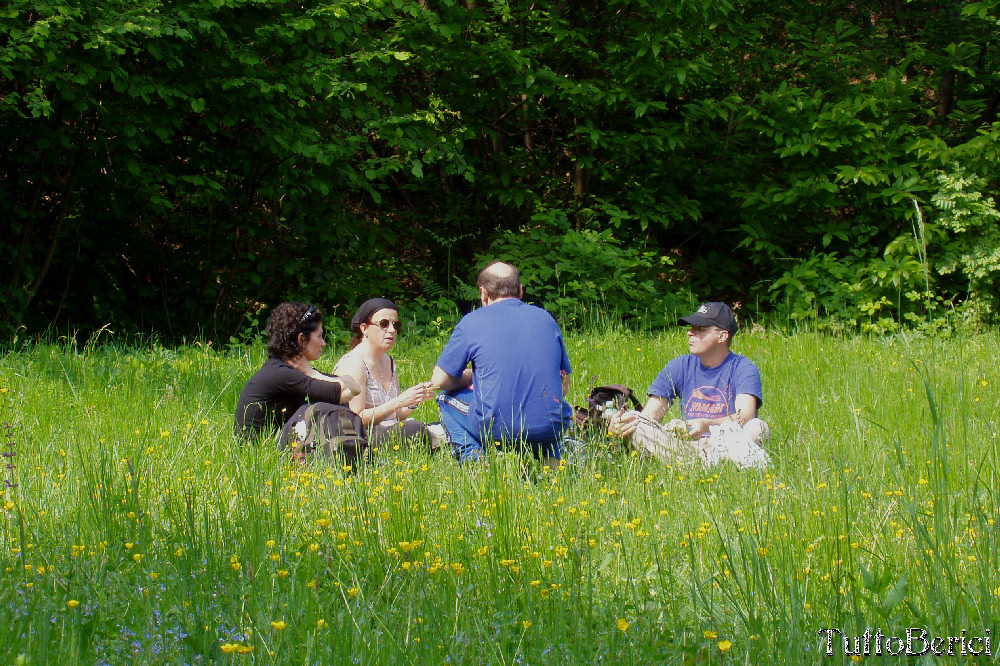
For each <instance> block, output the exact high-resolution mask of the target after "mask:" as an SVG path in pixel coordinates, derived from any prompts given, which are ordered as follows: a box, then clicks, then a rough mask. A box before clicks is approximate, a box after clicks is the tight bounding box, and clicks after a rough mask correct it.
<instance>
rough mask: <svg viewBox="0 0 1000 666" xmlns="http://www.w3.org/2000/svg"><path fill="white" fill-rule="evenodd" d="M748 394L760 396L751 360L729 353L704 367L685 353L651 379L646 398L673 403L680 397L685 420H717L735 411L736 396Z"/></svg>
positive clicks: (755, 367)
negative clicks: (721, 359)
mask: <svg viewBox="0 0 1000 666" xmlns="http://www.w3.org/2000/svg"><path fill="white" fill-rule="evenodd" d="M741 393H749V394H750V395H752V396H754V397H756V398H757V408H758V409H759V408H760V405H761V404H762V403H763V399H762V397H761V383H760V370H758V369H757V366H756V365H754V363H753V361H751V360H749V359H748V358H746V357H745V356H740V355H739V354H733V353H732V352H730V353H729V356H727V357H726V360H724V361H723V362H722V363H720V364H719V365H717V366H715V367H714V368H706V367H705V366H704V365H703V364H702V362H701V359H700V358H698V357H697V356H695V355H694V354H685V355H684V356H680V357H678V358H675V359H674V360H672V361H670V362H669V363H667V365H666V367H664V368H663V370H661V371H660V374H658V375H657V376H656V379H654V380H653V384H652V386H650V387H649V390H648V391H646V395H652V396H656V397H658V398H664V399H665V400H666V401H667V402H669V403H671V404H673V401H674V398H677V397H679V398H681V401H682V402H681V414H682V416H683V417H684V418H685V419H717V418H720V417H723V416H730V415H732V414H734V413H735V412H736V396H737V395H739V394H741Z"/></svg>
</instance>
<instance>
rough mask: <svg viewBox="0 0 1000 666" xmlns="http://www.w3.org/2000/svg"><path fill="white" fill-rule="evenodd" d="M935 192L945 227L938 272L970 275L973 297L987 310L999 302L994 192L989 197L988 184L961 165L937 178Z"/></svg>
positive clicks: (999, 235)
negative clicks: (987, 192)
mask: <svg viewBox="0 0 1000 666" xmlns="http://www.w3.org/2000/svg"><path fill="white" fill-rule="evenodd" d="M937 180H938V184H939V185H940V187H939V189H938V191H937V192H936V193H935V194H934V196H933V197H932V199H931V200H932V202H933V203H934V205H935V207H936V208H937V210H938V214H937V217H936V223H937V225H938V226H939V227H940V228H941V229H943V230H946V232H947V234H946V235H947V238H946V239H945V240H943V241H942V244H941V245H942V247H941V249H940V252H941V255H940V257H939V258H938V260H937V271H938V272H939V273H941V274H942V275H949V274H951V273H958V274H959V275H961V276H962V277H964V278H965V279H966V280H968V291H969V297H970V299H972V300H974V301H976V302H977V303H978V304H979V306H980V307H981V308H984V309H985V310H986V312H985V313H983V314H986V313H989V312H997V311H998V306H1000V300H998V299H1000V211H998V210H997V209H996V206H995V204H994V200H993V197H988V196H986V194H985V192H986V191H988V188H989V183H987V181H986V180H985V179H984V178H982V177H980V176H978V175H976V174H975V173H969V172H967V171H966V170H965V168H963V167H962V166H961V165H958V164H956V165H953V167H952V168H951V169H950V170H949V171H946V172H944V173H941V174H940V175H939V176H938V178H937Z"/></svg>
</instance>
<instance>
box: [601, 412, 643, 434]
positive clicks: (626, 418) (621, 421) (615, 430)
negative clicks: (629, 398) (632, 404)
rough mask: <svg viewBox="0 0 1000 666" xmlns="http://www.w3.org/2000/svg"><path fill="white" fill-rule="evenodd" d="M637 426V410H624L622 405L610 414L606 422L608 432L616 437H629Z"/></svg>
mask: <svg viewBox="0 0 1000 666" xmlns="http://www.w3.org/2000/svg"><path fill="white" fill-rule="evenodd" d="M638 427H639V412H637V411H635V410H634V409H632V410H628V411H626V410H625V408H624V407H622V408H621V409H619V410H618V411H617V412H615V413H614V414H612V415H611V420H610V421H609V422H608V434H609V435H614V436H616V437H629V436H630V435H631V434H632V433H634V432H635V429H636V428H638Z"/></svg>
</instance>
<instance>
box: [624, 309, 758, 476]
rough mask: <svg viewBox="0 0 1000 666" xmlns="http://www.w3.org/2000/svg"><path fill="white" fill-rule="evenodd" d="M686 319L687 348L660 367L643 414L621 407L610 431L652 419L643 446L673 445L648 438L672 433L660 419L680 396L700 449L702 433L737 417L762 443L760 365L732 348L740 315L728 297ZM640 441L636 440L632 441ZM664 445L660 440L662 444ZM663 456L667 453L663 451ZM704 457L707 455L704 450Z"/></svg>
mask: <svg viewBox="0 0 1000 666" xmlns="http://www.w3.org/2000/svg"><path fill="white" fill-rule="evenodd" d="M678 323H680V324H684V325H687V326H688V327H689V328H688V333H687V342H688V352H689V353H688V354H685V355H684V356H679V357H677V358H675V359H673V360H672V361H670V362H669V363H667V365H666V366H665V367H664V368H663V370H661V371H660V373H659V374H658V375H657V376H656V379H654V380H653V384H652V386H650V387H649V390H648V391H647V392H646V394H647V395H648V396H649V400H648V401H647V402H646V406H645V407H644V408H643V410H642V412H641V414H640V412H637V411H631V412H620V413H618V414H615V415H613V416H612V417H611V421H610V423H609V426H608V432H609V433H611V434H617V435H621V436H624V437H629V436H632V435H633V434H634V433H635V432H636V430H637V429H638V428H640V427H641V425H642V424H643V422H644V421H646V422H653V424H654V426H656V427H655V428H653V429H652V431H653V432H652V434H651V433H650V432H649V431H647V432H642V433H640V434H641V437H640V438H639V439H642V440H643V444H642V446H641V447H640V448H646V449H649V450H650V451H651V452H653V453H654V454H658V451H663V450H670V449H675V448H676V447H677V443H676V442H661V443H659V444H658V443H657V442H655V441H653V442H647V441H646V440H648V439H650V438H651V437H652V438H653V439H654V440H655V439H656V438H657V437H659V434H658V433H662V434H663V435H664V436H668V435H669V434H670V433H668V432H667V431H664V430H662V429H660V428H659V426H658V424H659V423H660V422H661V421H662V420H663V418H664V417H665V416H666V415H667V411H668V410H669V409H670V406H671V405H672V404H673V401H674V400H675V399H679V400H680V409H681V416H682V417H683V419H684V426H685V428H686V431H687V434H688V436H689V437H690V440H691V442H690V443H691V444H693V445H695V446H694V449H695V450H696V451H698V452H699V453H701V452H702V451H703V449H704V446H705V444H704V440H703V438H708V437H709V436H710V435H711V431H710V429H709V428H710V427H712V426H720V425H723V424H726V423H727V422H728V423H731V422H735V423H737V424H739V426H740V427H741V428H742V433H743V434H744V435H746V436H747V438H749V440H751V441H752V442H754V443H756V444H759V443H760V442H761V440H763V439H766V438H767V437H768V435H769V432H770V430H769V428H768V425H767V423H765V422H764V421H762V420H760V419H759V418H757V410H758V409H759V408H760V405H761V403H762V398H761V394H762V391H761V381H760V371H759V370H758V369H757V366H756V365H754V363H753V362H752V361H750V360H749V359H747V358H746V357H745V356H740V355H739V354H734V353H733V352H732V351H730V349H729V346H730V343H731V341H732V338H733V336H734V335H736V331H737V330H738V328H737V325H736V318H735V317H734V316H733V311H732V310H731V309H730V308H729V306H728V305H726V304H725V303H719V302H711V303H704V304H702V305H701V307H699V308H698V310H697V311H696V312H695V313H694V314H691V315H689V316H687V317H683V318H682V319H680V321H679V322H678ZM635 443H636V442H635V441H633V444H635ZM661 445H662V446H661ZM660 457H663V456H660ZM702 457H703V459H704V455H703V456H702Z"/></svg>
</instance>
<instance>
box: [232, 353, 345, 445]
mask: <svg viewBox="0 0 1000 666" xmlns="http://www.w3.org/2000/svg"><path fill="white" fill-rule="evenodd" d="M323 374H326V373H323ZM327 376H328V377H333V375H327ZM306 401H309V402H332V403H333V404H335V405H336V404H339V403H340V384H339V383H338V382H327V381H323V380H322V379H313V378H312V377H309V376H307V375H306V374H305V373H303V372H300V371H298V370H296V369H295V368H293V367H292V366H290V365H288V364H287V363H285V362H284V361H282V360H281V359H277V358H269V359H267V361H266V362H265V363H264V366H263V367H262V368H261V369H260V370H258V371H257V372H256V373H255V374H254V376H253V377H251V378H250V381H248V382H247V385H246V386H244V387H243V391H242V392H241V393H240V400H239V402H238V403H236V424H235V428H234V432H235V433H236V436H237V437H244V438H248V437H251V436H254V435H259V434H264V433H265V432H269V431H273V430H280V429H281V428H282V426H284V425H285V421H287V420H288V419H289V417H291V415H292V414H294V413H295V410H296V409H298V408H299V407H301V406H302V405H304V404H305V403H306Z"/></svg>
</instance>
